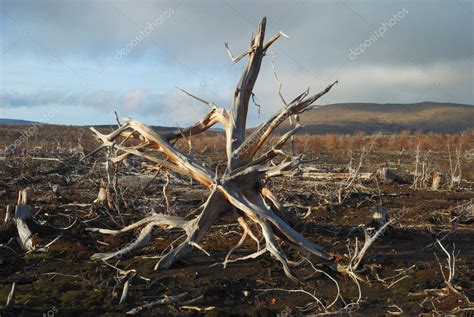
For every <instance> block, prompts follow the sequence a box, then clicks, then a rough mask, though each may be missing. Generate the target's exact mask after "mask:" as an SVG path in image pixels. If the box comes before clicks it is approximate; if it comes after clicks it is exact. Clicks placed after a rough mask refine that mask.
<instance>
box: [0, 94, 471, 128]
mask: <svg viewBox="0 0 474 317" xmlns="http://www.w3.org/2000/svg"><path fill="white" fill-rule="evenodd" d="M300 119H301V123H302V124H303V125H304V128H303V129H302V130H300V132H299V134H327V133H337V134H350V133H356V132H358V131H363V132H366V133H374V132H400V131H403V130H410V131H417V130H421V131H422V132H445V133H456V132H462V131H465V130H469V129H474V106H473V105H464V104H454V103H436V102H421V103H414V104H394V103H385V104H377V103H340V104H331V105H326V106H324V107H322V108H318V109H314V110H311V111H308V112H306V113H304V114H303V115H301V118H300ZM32 124H35V122H32V121H25V120H16V119H0V126H7V125H11V126H21V125H32ZM50 127H51V126H50ZM96 127H97V128H101V129H104V130H107V129H110V128H112V127H115V124H111V125H99V126H96ZM65 128H66V129H71V130H74V129H80V127H79V126H65ZM153 128H154V129H155V130H156V131H158V132H168V131H170V130H175V129H176V128H175V127H160V126H153ZM288 129H289V124H288V121H286V122H285V123H283V124H282V126H281V127H280V128H279V129H278V132H284V131H287V130H288ZM222 131H223V130H222V129H220V128H219V127H215V128H213V129H211V131H210V132H222Z"/></svg>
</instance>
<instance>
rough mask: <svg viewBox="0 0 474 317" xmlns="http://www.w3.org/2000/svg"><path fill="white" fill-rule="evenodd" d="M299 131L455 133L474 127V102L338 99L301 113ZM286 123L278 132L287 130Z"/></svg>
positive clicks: (318, 132) (313, 132) (319, 132)
mask: <svg viewBox="0 0 474 317" xmlns="http://www.w3.org/2000/svg"><path fill="white" fill-rule="evenodd" d="M300 119H301V123H302V124H303V125H304V126H305V127H304V128H303V129H302V130H301V131H300V134H325V133H339V134H341V133H344V134H345V133H355V132H358V131H364V132H367V133H373V132H379V131H381V132H400V131H403V130H410V131H416V130H421V131H423V132H446V133H455V132H461V131H465V130H469V129H473V128H474V106H472V105H464V104H454V103H436V102H421V103H414V104H392V103H386V104H376V103H341V104H332V105H327V106H325V107H322V108H319V109H314V110H311V111H308V112H306V113H304V114H303V115H301V118H300ZM288 129H289V125H288V124H287V123H285V124H284V125H282V127H281V128H280V131H279V132H283V131H287V130H288Z"/></svg>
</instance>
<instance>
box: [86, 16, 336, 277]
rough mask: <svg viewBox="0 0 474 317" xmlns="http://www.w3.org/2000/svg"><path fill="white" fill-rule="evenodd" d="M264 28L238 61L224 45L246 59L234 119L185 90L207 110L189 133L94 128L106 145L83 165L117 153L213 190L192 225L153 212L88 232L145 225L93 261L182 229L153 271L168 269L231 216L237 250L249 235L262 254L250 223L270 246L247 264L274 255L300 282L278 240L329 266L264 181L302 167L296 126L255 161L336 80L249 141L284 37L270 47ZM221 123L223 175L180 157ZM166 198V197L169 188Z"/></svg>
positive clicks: (130, 126)
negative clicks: (264, 74) (260, 91)
mask: <svg viewBox="0 0 474 317" xmlns="http://www.w3.org/2000/svg"><path fill="white" fill-rule="evenodd" d="M265 28H266V19H265V18H263V19H262V21H261V22H260V24H259V26H258V29H257V32H256V33H255V36H252V39H251V41H250V47H249V49H248V50H247V51H244V52H243V53H241V54H240V55H238V56H237V57H234V55H233V54H232V53H230V50H229V48H228V44H227V43H226V48H227V49H228V52H229V55H230V56H231V59H232V61H233V62H238V61H239V60H241V59H243V58H244V57H247V58H248V59H247V64H246V66H245V68H244V70H243V73H242V76H241V78H240V81H239V82H238V84H237V86H236V89H235V91H234V96H233V104H232V110H231V112H230V113H229V114H228V113H227V112H226V111H225V110H224V109H222V108H221V107H218V106H217V105H215V104H213V103H211V102H208V101H206V100H204V99H201V98H199V97H196V96H194V95H192V94H190V93H188V92H186V91H184V93H186V94H187V95H189V96H190V97H192V98H195V99H197V100H199V101H201V102H203V103H205V104H207V105H208V106H209V107H210V110H209V112H208V113H207V114H206V115H205V116H204V117H203V118H202V119H201V120H200V121H198V122H197V123H195V124H194V125H191V126H190V127H188V128H185V129H178V130H176V131H173V132H169V133H164V134H162V135H160V134H159V133H157V132H156V131H154V130H153V129H152V128H151V127H149V126H147V125H145V124H143V123H141V122H138V121H136V120H133V119H126V120H125V123H124V124H123V125H120V124H119V127H118V128H117V129H116V130H114V131H113V132H111V133H109V134H102V133H100V132H99V131H97V130H96V129H94V128H91V130H92V131H93V132H94V133H95V135H96V136H97V138H98V139H99V140H100V141H101V142H102V144H101V145H100V146H99V147H98V148H96V149H95V150H93V151H92V152H91V153H89V154H88V155H86V156H85V157H84V159H85V158H88V157H90V156H91V155H93V154H95V153H97V152H98V151H101V150H103V149H109V150H110V149H111V148H113V149H114V152H115V153H116V156H115V157H110V158H109V160H110V161H111V162H113V163H119V162H121V161H123V160H125V159H127V158H128V157H129V156H132V155H133V156H136V157H139V158H141V159H144V160H146V161H148V162H151V163H153V164H155V167H154V169H155V170H158V169H166V170H167V171H169V172H174V173H178V174H181V175H183V176H186V177H189V178H191V179H192V180H194V181H197V182H198V183H200V184H201V185H203V186H205V187H206V188H208V189H209V191H210V194H209V197H208V199H207V201H206V202H205V204H204V205H203V206H202V207H203V208H202V211H201V213H200V214H199V215H198V216H197V217H195V218H194V219H185V218H181V217H174V216H171V215H158V214H155V215H152V216H150V217H147V218H145V219H143V220H141V221H139V222H137V223H135V224H131V225H129V226H126V227H124V228H123V229H120V230H110V229H98V228H90V229H89V230H90V231H94V232H99V233H104V234H114V235H115V234H121V233H124V232H127V231H130V230H133V229H135V228H139V227H143V228H142V229H141V232H140V234H139V236H138V238H137V239H136V240H134V241H133V242H132V243H130V244H128V245H127V246H126V247H124V248H123V249H120V250H118V251H116V252H111V253H97V254H95V255H93V259H102V260H106V259H110V258H113V257H118V256H123V255H125V254H127V253H129V252H132V251H133V250H134V249H137V248H139V247H142V246H143V245H145V244H146V243H147V242H148V241H149V240H150V239H151V237H152V234H153V230H154V228H156V227H160V228H165V229H166V228H167V227H175V228H179V229H181V230H184V232H185V233H186V236H187V238H186V239H185V240H184V241H183V242H181V243H180V244H179V245H178V246H173V247H172V248H171V251H169V252H168V253H167V254H165V255H164V256H163V257H161V259H160V261H159V262H158V263H157V264H156V266H155V269H166V268H169V267H170V266H171V265H172V264H173V263H175V262H176V261H177V260H179V259H181V258H183V257H185V256H186V255H188V254H189V253H190V252H191V251H192V250H193V248H198V249H200V250H201V251H203V250H204V249H203V248H202V247H201V246H200V245H199V243H200V241H201V240H202V239H203V238H204V237H205V235H206V234H207V232H208V230H209V229H210V228H211V227H212V225H213V224H214V222H215V221H216V220H218V219H219V217H220V216H221V215H222V214H224V213H226V212H228V211H232V212H233V213H234V214H235V216H236V217H237V219H239V223H241V225H242V227H243V228H244V234H243V237H242V239H241V241H239V243H238V245H237V246H236V247H235V248H237V247H239V246H240V245H241V244H242V243H243V241H244V240H245V238H246V237H247V236H248V235H250V236H251V237H252V238H253V239H254V240H256V241H257V244H258V248H260V246H259V241H258V239H257V238H256V237H255V236H254V235H253V234H252V233H251V231H250V230H249V229H248V226H247V225H246V222H245V220H249V221H253V222H254V223H256V224H257V225H258V226H259V227H260V228H261V231H262V235H263V238H264V240H265V247H264V248H263V249H262V250H259V251H258V252H257V253H255V254H253V255H251V256H248V257H243V258H251V257H254V256H259V255H261V254H263V253H265V252H269V253H270V254H271V255H272V256H273V257H275V258H276V259H277V260H278V261H279V262H280V263H281V264H282V267H283V270H284V272H285V274H286V275H287V276H288V277H289V278H291V279H293V280H295V281H296V280H298V278H297V276H296V275H294V274H293V272H291V270H290V267H289V261H288V259H287V257H286V255H285V252H284V251H283V249H282V248H281V247H280V245H279V244H278V243H277V240H276V238H277V237H278V238H280V239H281V240H282V241H283V242H285V243H287V244H289V245H291V246H292V247H294V248H295V249H296V250H298V251H300V252H301V253H303V254H305V255H306V254H308V253H309V254H311V255H314V256H316V257H319V258H321V259H323V260H326V261H332V256H330V255H329V254H328V253H327V252H326V251H325V249H324V248H323V247H322V246H320V245H318V244H316V243H315V242H313V241H311V240H308V239H306V238H305V237H303V236H302V235H301V234H300V233H299V232H298V231H296V230H295V229H294V227H293V226H295V225H296V222H297V221H295V219H293V217H292V215H291V214H290V213H289V212H288V211H287V210H286V209H285V208H284V206H283V204H282V203H281V202H280V201H279V199H278V197H277V196H276V195H275V194H273V193H272V192H271V191H270V190H269V189H268V188H262V184H263V183H264V181H265V180H267V179H269V178H272V177H281V176H288V175H293V174H295V173H296V172H297V169H298V167H299V165H301V164H302V162H303V161H302V156H299V157H292V156H291V155H288V154H286V153H285V152H283V151H282V148H283V146H284V145H285V144H286V142H287V141H288V140H289V139H290V138H291V136H293V135H294V133H295V132H296V131H297V129H298V128H299V125H296V126H295V127H294V129H293V130H291V131H289V132H288V133H286V134H285V135H283V136H282V137H281V139H280V140H279V141H278V142H277V144H275V145H274V146H273V147H272V148H271V149H270V150H269V151H267V152H265V153H263V154H262V155H261V156H260V157H258V158H254V156H255V155H256V153H257V152H258V150H259V149H261V147H262V146H263V144H264V143H265V141H266V140H268V138H269V136H270V135H271V134H272V132H273V131H274V130H275V129H276V128H277V127H278V126H279V125H280V124H281V123H282V122H283V121H284V120H285V119H287V118H288V117H289V116H291V115H297V114H301V113H303V112H304V111H307V110H309V109H311V108H312V107H313V104H314V102H315V101H316V100H318V99H319V98H320V97H322V96H323V95H325V94H326V93H327V92H329V90H330V89H331V88H332V87H333V86H334V85H335V84H336V83H337V81H336V82H334V83H332V84H331V85H329V86H328V87H326V89H324V90H323V91H322V92H320V93H318V94H315V95H312V96H309V91H305V92H304V93H302V94H301V95H299V96H297V97H296V98H295V99H293V100H292V101H291V102H290V103H288V104H287V105H285V107H284V108H283V109H282V110H280V111H279V112H278V113H277V114H275V115H274V116H273V117H271V118H270V119H269V120H268V121H267V122H266V123H264V124H262V125H261V126H260V127H259V128H257V129H256V130H255V131H254V132H253V133H252V134H251V135H250V136H248V137H247V138H246V137H245V129H246V122H247V115H248V106H249V100H250V98H251V97H252V96H253V87H254V85H255V82H256V80H257V77H258V74H259V71H260V66H261V63H262V59H263V57H264V56H265V53H266V50H267V49H268V48H269V47H270V45H272V44H273V43H274V42H275V41H276V40H277V39H278V38H280V37H282V36H283V37H286V35H285V34H284V33H282V32H279V33H278V34H276V35H275V36H273V37H272V38H271V39H270V40H268V41H267V42H265V38H264V37H265ZM217 123H219V124H222V125H223V126H224V131H225V134H226V144H225V148H226V153H227V169H226V171H225V173H224V175H221V176H220V175H218V173H217V171H216V172H214V171H212V170H210V169H209V168H207V167H206V166H204V165H202V164H201V163H199V162H198V161H196V159H195V158H194V157H192V156H191V155H185V154H183V153H181V152H180V151H179V150H178V149H177V148H176V147H175V146H174V145H173V144H174V143H173V142H175V141H176V140H178V139H180V138H186V137H187V136H193V135H196V134H198V133H202V132H204V131H206V130H208V129H209V128H211V127H212V126H213V125H215V124H217ZM131 138H133V139H134V140H138V141H139V142H140V143H139V144H138V145H137V142H135V143H133V144H130V143H131V142H127V141H128V140H129V139H131ZM278 155H280V156H282V157H283V158H284V160H283V161H280V162H279V163H276V164H269V162H270V161H271V160H272V159H273V158H275V157H276V156H278ZM163 157H164V158H163ZM164 195H165V196H166V195H167V191H166V189H165V190H164ZM96 201H97V202H99V201H104V194H103V193H102V194H101V193H100V192H99V195H98V198H97V199H96ZM235 248H233V249H232V250H231V252H229V254H228V256H227V257H226V261H225V263H230V262H231V261H230V260H228V257H229V256H230V254H231V253H232V251H233V250H235ZM204 252H205V251H204ZM206 253H207V252H206Z"/></svg>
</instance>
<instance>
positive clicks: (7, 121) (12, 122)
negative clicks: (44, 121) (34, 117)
mask: <svg viewBox="0 0 474 317" xmlns="http://www.w3.org/2000/svg"><path fill="white" fill-rule="evenodd" d="M37 123H38V122H35V121H28V120H18V119H2V118H0V125H4V124H8V125H30V124H37Z"/></svg>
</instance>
